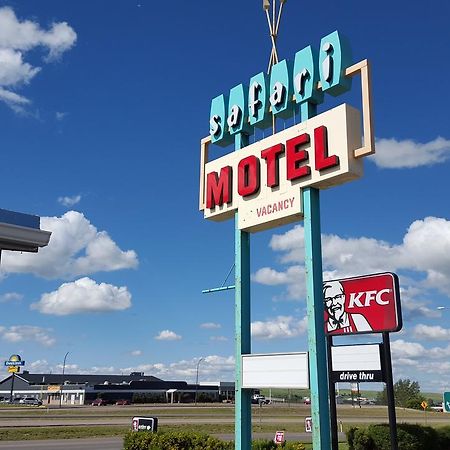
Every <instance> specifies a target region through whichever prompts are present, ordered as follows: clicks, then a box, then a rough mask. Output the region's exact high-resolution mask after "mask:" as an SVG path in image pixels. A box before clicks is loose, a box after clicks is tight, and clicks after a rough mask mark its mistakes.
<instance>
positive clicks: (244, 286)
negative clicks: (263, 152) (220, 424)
mask: <svg viewBox="0 0 450 450" xmlns="http://www.w3.org/2000/svg"><path fill="white" fill-rule="evenodd" d="M247 144H248V136H247V135H245V134H242V133H239V134H237V135H236V137H235V150H236V151H237V150H239V149H241V148H242V147H245V146H246V145H247ZM238 223H239V220H238V213H236V215H235V270H234V278H235V280H234V285H235V306H234V313H235V358H236V363H235V364H236V370H235V386H236V394H235V429H234V433H235V443H236V449H237V450H249V449H250V448H251V443H252V409H251V407H252V404H251V390H249V389H243V388H242V359H241V355H246V354H249V353H251V337H250V234H249V233H247V232H245V231H242V230H240V229H239V226H238Z"/></svg>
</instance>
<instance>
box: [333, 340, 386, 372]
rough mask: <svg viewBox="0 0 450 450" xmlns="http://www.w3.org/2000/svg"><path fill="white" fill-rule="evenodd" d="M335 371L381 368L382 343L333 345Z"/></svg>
mask: <svg viewBox="0 0 450 450" xmlns="http://www.w3.org/2000/svg"><path fill="white" fill-rule="evenodd" d="M331 355H332V368H333V371H335V372H339V371H344V370H348V371H352V370H354V371H358V370H381V359H380V345H379V344H367V345H338V346H336V347H332V349H331Z"/></svg>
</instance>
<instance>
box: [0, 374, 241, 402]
mask: <svg viewBox="0 0 450 450" xmlns="http://www.w3.org/2000/svg"><path fill="white" fill-rule="evenodd" d="M13 376H14V380H13ZM11 391H12V397H13V399H14V398H18V397H35V398H38V399H40V400H42V402H43V403H44V404H56V403H59V402H60V401H61V403H62V404H63V405H84V404H90V403H91V402H92V401H94V400H95V399H97V398H102V399H104V400H105V401H106V402H108V403H114V402H115V401H117V400H122V399H124V400H128V401H130V402H133V403H139V402H140V403H180V402H183V403H185V402H191V401H194V400H195V398H196V397H197V399H198V401H222V400H232V399H233V398H234V383H222V382H219V383H211V384H207V385H205V384H199V385H195V384H188V383H187V382H186V381H164V380H161V379H160V378H156V377H153V376H148V375H144V373H143V372H132V373H131V374H130V375H85V374H74V375H70V374H64V375H62V374H48V373H45V374H44V373H29V372H28V371H24V372H23V373H21V374H14V375H13V374H11V375H9V376H7V377H6V378H4V379H3V380H1V381H0V397H3V399H9V398H10V396H11Z"/></svg>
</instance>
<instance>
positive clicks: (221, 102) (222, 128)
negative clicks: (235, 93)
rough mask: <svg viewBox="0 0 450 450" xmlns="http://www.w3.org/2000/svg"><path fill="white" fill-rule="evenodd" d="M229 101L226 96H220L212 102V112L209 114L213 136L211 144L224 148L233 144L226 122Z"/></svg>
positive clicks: (210, 131) (210, 129)
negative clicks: (226, 108) (226, 107)
mask: <svg viewBox="0 0 450 450" xmlns="http://www.w3.org/2000/svg"><path fill="white" fill-rule="evenodd" d="M227 103H228V99H227V98H226V97H225V95H223V94H222V95H218V96H217V97H214V98H213V99H212V101H211V111H210V114H209V133H210V135H211V142H212V143H213V144H217V145H220V146H223V147H226V146H227V145H229V144H230V143H231V142H232V139H231V136H230V134H229V133H228V130H227V129H226V128H227V122H226V117H227V116H226V110H225V105H226V104H227Z"/></svg>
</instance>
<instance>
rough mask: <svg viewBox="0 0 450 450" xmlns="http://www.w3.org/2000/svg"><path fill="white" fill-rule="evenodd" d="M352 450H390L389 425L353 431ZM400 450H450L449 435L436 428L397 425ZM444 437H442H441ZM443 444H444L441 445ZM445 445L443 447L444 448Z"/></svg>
mask: <svg viewBox="0 0 450 450" xmlns="http://www.w3.org/2000/svg"><path fill="white" fill-rule="evenodd" d="M350 431H351V433H350V432H349V448H350V450H390V449H391V437H390V430H389V425H388V424H378V425H369V426H368V427H367V428H359V429H351V430H350ZM397 435H398V446H399V450H449V448H450V447H448V446H445V445H447V444H446V442H448V441H447V439H449V438H450V427H449V430H448V435H447V434H446V432H442V435H441V434H439V433H438V431H436V430H435V429H434V428H431V427H423V426H421V425H413V424H406V423H404V424H399V425H397ZM441 436H442V437H441ZM441 442H442V443H443V444H441ZM442 445H443V446H442Z"/></svg>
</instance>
